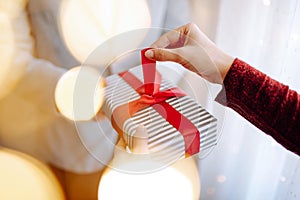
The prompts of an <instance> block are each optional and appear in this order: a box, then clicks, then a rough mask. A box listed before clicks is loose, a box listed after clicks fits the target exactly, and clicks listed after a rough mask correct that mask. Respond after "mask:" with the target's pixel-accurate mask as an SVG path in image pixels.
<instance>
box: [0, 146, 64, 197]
mask: <svg viewBox="0 0 300 200" xmlns="http://www.w3.org/2000/svg"><path fill="white" fill-rule="evenodd" d="M0 177H1V179H0V190H1V192H0V199H24V200H53V199H56V200H63V199H64V194H63V191H62V189H61V187H60V185H59V183H58V181H57V179H56V178H55V176H54V175H53V173H52V172H51V171H50V169H49V168H48V167H47V166H46V165H44V164H43V163H41V162H39V161H38V160H36V159H34V158H32V157H29V156H27V155H25V154H23V153H19V152H16V151H12V150H8V149H3V148H0Z"/></svg>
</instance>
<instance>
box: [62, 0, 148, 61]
mask: <svg viewBox="0 0 300 200" xmlns="http://www.w3.org/2000/svg"><path fill="white" fill-rule="evenodd" d="M60 13H61V14H60V15H61V16H60V17H61V20H60V21H61V31H62V34H63V37H64V40H65V42H66V44H67V46H68V48H69V50H70V51H71V53H72V54H73V55H74V56H75V57H76V58H77V59H78V60H79V61H81V62H83V61H85V59H86V58H87V57H88V56H89V55H90V53H91V52H92V51H93V50H95V48H97V47H98V46H99V45H101V44H102V43H103V42H105V41H106V40H107V39H109V38H111V37H112V36H115V35H117V34H120V33H123V32H126V31H129V30H134V29H139V28H145V27H149V26H150V24H151V16H150V12H149V8H148V5H147V1H145V0H127V1H124V0H109V1H108V0H64V1H63V4H62V7H61V12H60ZM145 35H146V32H145V34H144V35H138V36H136V37H135V38H128V39H127V40H129V41H130V42H131V43H132V45H133V46H135V47H137V46H138V44H140V42H141V41H142V40H143V39H144V37H145ZM124 42H126V41H124ZM115 45H117V46H118V45H120V44H113V45H112V46H111V47H109V49H107V50H106V52H105V56H103V58H101V59H105V57H106V56H109V54H111V51H114V48H115ZM122 45H124V44H123V43H122Z"/></svg>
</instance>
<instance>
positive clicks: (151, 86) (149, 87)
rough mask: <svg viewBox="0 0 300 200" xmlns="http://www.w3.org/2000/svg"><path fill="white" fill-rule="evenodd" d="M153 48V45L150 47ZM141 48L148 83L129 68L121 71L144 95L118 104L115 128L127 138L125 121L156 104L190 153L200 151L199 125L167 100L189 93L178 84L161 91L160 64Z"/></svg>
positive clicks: (131, 84)
mask: <svg viewBox="0 0 300 200" xmlns="http://www.w3.org/2000/svg"><path fill="white" fill-rule="evenodd" d="M148 49H149V48H148ZM148 49H143V50H142V51H141V57H142V68H143V76H144V84H143V83H142V82H141V81H140V80H139V79H138V78H137V77H135V76H134V75H133V74H132V73H130V72H129V71H126V72H122V73H120V74H119V76H120V77H122V79H123V80H125V81H126V82H127V83H128V84H129V85H130V86H131V87H132V88H133V89H134V90H136V92H137V93H139V94H140V98H139V99H137V100H134V101H131V102H129V103H126V104H123V105H121V106H119V107H117V108H116V109H115V110H114V111H113V113H112V116H111V121H112V125H113V127H114V128H115V129H116V131H117V132H118V133H119V135H120V136H121V137H123V131H122V128H123V124H124V122H125V121H126V120H127V119H128V118H130V117H132V116H133V115H134V114H135V113H136V112H138V111H140V110H142V109H144V108H146V107H149V106H152V108H153V109H155V110H156V111H157V112H158V113H159V114H160V115H161V116H162V117H163V118H165V119H166V121H168V122H169V123H170V124H171V125H172V126H173V127H174V128H176V129H177V130H178V131H179V132H180V133H181V134H182V136H183V138H184V142H185V153H186V156H189V155H193V154H196V153H198V152H199V151H200V133H199V131H198V129H197V127H195V125H194V124H193V123H192V122H191V121H190V120H188V119H187V118H186V117H185V116H183V115H182V114H181V113H179V112H178V111H177V110H176V109H174V108H173V107H172V106H171V105H170V104H168V103H167V102H166V100H167V99H169V98H171V97H182V96H186V94H185V93H184V92H183V91H182V90H180V89H179V88H177V87H174V88H170V89H167V90H164V91H160V83H161V76H160V74H159V73H158V72H157V71H156V63H155V61H153V60H150V59H148V58H147V57H145V52H146V51H147V50H148Z"/></svg>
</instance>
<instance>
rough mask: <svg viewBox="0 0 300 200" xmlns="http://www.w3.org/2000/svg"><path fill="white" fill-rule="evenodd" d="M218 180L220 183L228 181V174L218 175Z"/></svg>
mask: <svg viewBox="0 0 300 200" xmlns="http://www.w3.org/2000/svg"><path fill="white" fill-rule="evenodd" d="M217 181H218V182H219V183H223V182H225V181H226V176H224V175H220V176H218V177H217Z"/></svg>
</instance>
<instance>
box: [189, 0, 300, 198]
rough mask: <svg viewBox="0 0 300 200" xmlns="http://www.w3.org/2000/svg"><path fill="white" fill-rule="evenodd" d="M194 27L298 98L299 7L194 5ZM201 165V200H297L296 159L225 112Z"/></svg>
mask: <svg viewBox="0 0 300 200" xmlns="http://www.w3.org/2000/svg"><path fill="white" fill-rule="evenodd" d="M192 3H193V4H194V6H193V10H194V12H193V18H195V20H194V21H196V22H197V24H198V25H199V26H200V27H201V28H202V30H203V31H204V32H206V33H207V34H208V35H209V36H210V38H211V39H212V40H214V41H215V42H216V44H217V45H218V46H219V47H221V48H222V49H223V50H225V51H227V52H228V53H230V54H231V55H233V56H235V57H239V58H240V59H242V60H244V61H246V62H248V63H249V64H251V65H252V66H254V67H256V68H258V69H259V70H261V71H263V72H265V73H267V74H268V75H270V76H271V77H272V78H275V79H277V80H278V81H280V82H283V83H285V84H287V85H289V86H290V88H291V89H294V90H296V91H298V92H300V79H299V75H300V67H299V66H300V26H299V24H300V1H298V0H286V1H282V0H252V1H247V0H199V1H197V0H194V1H193V2H192ZM223 125H224V127H223V130H222V134H221V140H220V141H219V144H218V145H217V148H215V149H214V151H213V152H212V153H211V154H210V156H208V157H207V158H205V159H203V160H200V161H199V163H200V174H201V183H202V188H201V199H205V200H207V199H216V200H217V199H237V200H239V199H249V200H250V199H251V200H252V199H262V200H271V199H300V190H299V188H300V159H299V156H296V155H295V154H293V153H291V152H288V151H287V150H285V149H284V148H283V147H282V146H281V145H279V144H278V143H276V141H274V140H273V139H272V138H270V137H269V136H266V135H265V134H264V133H263V132H261V131H260V130H258V129H257V128H256V127H254V126H253V125H251V124H250V123H248V122H247V121H246V120H244V119H243V118H242V117H241V116H239V115H237V114H236V113H235V112H234V111H232V110H230V109H227V110H226V115H225V119H224V124H223Z"/></svg>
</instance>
